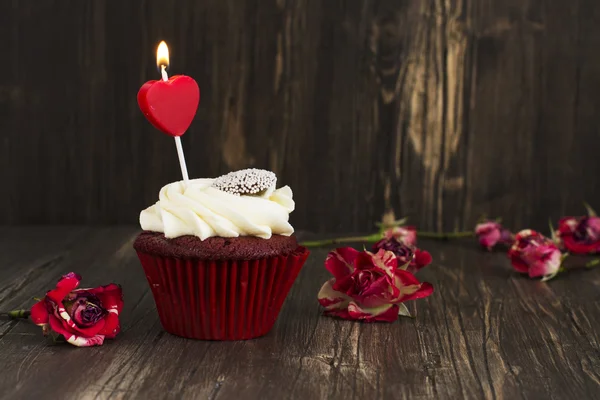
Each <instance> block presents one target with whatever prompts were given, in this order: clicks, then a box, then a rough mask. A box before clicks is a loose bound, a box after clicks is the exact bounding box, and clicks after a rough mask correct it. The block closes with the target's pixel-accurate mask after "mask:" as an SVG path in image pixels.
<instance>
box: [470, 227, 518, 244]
mask: <svg viewBox="0 0 600 400" xmlns="http://www.w3.org/2000/svg"><path fill="white" fill-rule="evenodd" d="M475 234H476V235H477V238H478V239H479V244H480V245H481V246H482V247H485V248H486V249H488V250H492V249H493V248H494V246H496V245H497V244H499V243H505V244H510V243H512V241H513V234H512V233H511V232H510V231H509V230H508V229H504V228H503V227H502V225H500V224H499V223H498V222H496V221H486V222H483V223H480V224H477V225H476V226H475Z"/></svg>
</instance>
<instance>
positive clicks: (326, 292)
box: [317, 279, 351, 311]
mask: <svg viewBox="0 0 600 400" xmlns="http://www.w3.org/2000/svg"><path fill="white" fill-rule="evenodd" d="M334 281H335V279H330V280H328V281H327V282H325V284H323V286H322V287H321V290H319V294H318V295H317V299H318V300H319V303H320V304H321V305H322V306H323V307H325V309H326V310H328V311H331V310H335V309H346V308H347V307H348V303H349V301H350V300H351V299H350V297H348V296H346V295H345V294H344V293H342V292H338V291H336V290H334V289H333V286H332V282H334Z"/></svg>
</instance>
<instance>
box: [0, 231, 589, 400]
mask: <svg viewBox="0 0 600 400" xmlns="http://www.w3.org/2000/svg"><path fill="white" fill-rule="evenodd" d="M136 233H137V230H136V229H135V228H127V227H123V228H93V229H92V228H76V227H61V228H50V227H48V228H35V229H34V228H7V229H2V230H0V266H1V267H0V308H1V309H2V310H7V309H14V308H21V307H28V306H30V305H31V304H32V300H31V298H32V297H34V296H41V295H43V294H44V292H45V290H47V289H49V288H51V287H53V286H54V284H55V282H56V281H57V279H58V278H59V277H60V276H61V274H63V273H66V272H69V271H71V270H73V271H77V272H79V273H81V274H82V275H83V278H84V284H85V285H86V286H94V285H100V284H106V283H108V282H110V281H114V282H118V283H120V284H122V286H123V289H124V294H125V309H124V312H123V314H122V324H123V332H122V333H121V334H120V335H119V336H118V338H117V339H116V340H114V341H107V343H106V344H105V345H104V346H102V347H97V348H87V349H78V348H74V347H72V346H70V345H66V344H65V345H56V346H49V345H47V344H46V341H45V340H44V339H43V338H42V336H41V332H40V330H39V328H38V327H36V326H35V325H33V324H31V323H30V322H28V321H6V320H0V353H1V357H0V371H2V373H0V398H2V399H34V398H37V399H57V398H61V399H63V398H64V399H108V398H110V399H129V398H146V399H155V398H161V399H162V398H165V399H171V398H172V399H175V398H190V399H192V398H193V399H204V398H207V399H239V398H243V399H285V398H292V399H380V398H385V399H401V398H406V399H420V398H435V399H459V398H469V399H480V398H486V399H502V398H507V399H511V400H512V399H521V398H526V399H573V398H598V397H599V396H600V372H599V371H600V333H599V332H600V329H598V328H599V326H598V321H599V320H600V307H599V305H600V302H599V300H600V294H599V293H600V291H599V290H598V289H599V286H600V270H595V271H590V272H583V271H573V272H571V273H568V274H566V275H565V276H563V277H561V278H560V279H557V280H555V281H552V282H551V283H548V284H544V283H540V282H536V281H530V280H528V279H526V278H523V277H521V276H519V275H517V274H516V273H514V272H512V271H511V269H510V268H509V266H508V262H507V260H506V258H505V255H504V254H503V253H486V252H483V251H481V250H480V249H479V248H478V247H477V246H476V245H475V244H473V243H471V242H469V241H466V242H465V241H463V242H448V243H443V242H430V241H422V243H421V245H422V247H424V248H426V249H428V250H430V251H431V253H432V255H433V258H434V263H433V264H432V265H431V266H430V267H428V268H427V269H425V270H424V271H422V274H420V277H421V278H422V280H426V281H430V282H431V283H433V284H434V286H435V289H436V291H435V293H434V294H433V295H432V296H430V297H429V298H427V299H425V300H422V301H418V302H417V303H416V304H415V303H413V304H410V305H409V309H410V310H411V312H412V313H413V314H414V315H415V317H416V318H415V319H409V318H403V319H400V320H399V321H397V322H395V323H392V324H361V323H353V322H348V321H340V320H334V319H331V318H328V317H324V316H322V315H321V309H320V307H319V305H318V303H317V301H316V294H317V292H318V290H319V288H320V285H321V284H322V283H323V282H324V281H325V280H326V279H328V273H327V271H326V270H325V269H324V268H323V259H324V257H325V255H326V252H327V250H326V249H319V250H314V251H313V253H312V254H311V256H310V258H309V260H308V262H307V264H306V266H305V268H304V269H303V270H302V272H301V273H300V276H299V277H298V279H297V281H296V283H295V285H294V287H293V288H292V291H291V293H290V295H289V297H288V299H287V301H286V304H285V305H284V308H283V310H282V313H281V315H280V317H279V320H278V322H277V324H276V325H275V327H274V329H273V330H272V331H271V332H270V333H269V334H268V335H267V336H265V337H263V338H260V339H256V340H250V341H243V342H203V341H193V340H187V339H182V338H178V337H175V336H172V335H170V334H168V333H165V332H164V331H163V330H162V328H161V326H160V323H159V321H158V316H157V314H156V310H155V307H154V303H153V299H152V295H151V293H150V291H149V288H148V286H147V283H146V280H145V277H144V274H143V272H142V268H141V267H140V266H139V264H138V260H137V258H136V255H135V253H134V251H133V250H132V247H131V245H132V241H133V238H134V237H135V235H136Z"/></svg>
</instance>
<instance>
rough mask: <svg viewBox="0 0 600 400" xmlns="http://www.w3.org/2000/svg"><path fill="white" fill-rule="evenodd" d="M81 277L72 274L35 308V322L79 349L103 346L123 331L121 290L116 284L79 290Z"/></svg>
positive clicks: (33, 308) (47, 331) (45, 330)
mask: <svg viewBox="0 0 600 400" xmlns="http://www.w3.org/2000/svg"><path fill="white" fill-rule="evenodd" d="M80 281H81V276H79V275H77V274H75V273H74V272H70V273H68V274H67V275H64V276H63V277H62V278H61V279H60V280H59V281H58V283H57V284H56V289H54V290H50V291H49V292H48V293H46V297H44V298H43V299H42V300H40V301H39V302H37V303H36V304H34V305H33V307H31V319H32V320H33V322H34V323H35V324H37V325H39V326H41V327H42V328H43V330H44V335H47V334H49V333H53V334H54V335H62V336H63V337H64V338H65V340H66V341H67V342H69V343H71V344H72V345H75V346H78V347H87V346H100V345H102V344H103V343H104V339H105V338H108V339H112V338H114V337H115V336H116V335H117V334H118V333H119V331H120V325H119V314H120V313H121V310H122V309H123V294H122V291H121V287H120V286H119V285H116V284H114V283H111V284H110V285H106V286H100V287H97V288H94V289H77V287H78V286H79V282H80Z"/></svg>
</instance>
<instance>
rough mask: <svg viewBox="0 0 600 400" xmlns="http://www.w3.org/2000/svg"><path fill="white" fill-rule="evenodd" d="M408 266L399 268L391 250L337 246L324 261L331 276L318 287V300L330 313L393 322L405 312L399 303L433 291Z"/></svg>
mask: <svg viewBox="0 0 600 400" xmlns="http://www.w3.org/2000/svg"><path fill="white" fill-rule="evenodd" d="M408 265H409V264H408V263H407V264H405V265H402V266H401V267H398V258H397V257H396V255H395V254H394V253H392V252H391V251H385V250H379V251H378V252H377V253H376V254H373V253H371V252H368V251H363V252H359V251H357V250H355V249H353V248H350V247H344V248H339V249H336V250H335V251H332V252H330V253H329V255H328V256H327V259H326V260H325V268H327V270H328V271H329V272H331V274H332V275H333V276H334V278H333V279H330V280H329V281H327V282H325V284H324V285H323V287H322V288H321V290H320V292H319V295H318V299H319V303H321V305H322V306H323V307H325V313H326V315H330V316H336V317H340V318H344V319H350V320H362V321H366V322H372V321H386V322H392V321H395V320H396V319H397V318H398V314H399V313H402V314H406V313H407V310H406V306H404V304H401V303H403V302H405V301H408V300H414V299H420V298H423V297H427V296H429V295H430V294H431V293H433V286H431V284H430V283H427V282H424V283H421V282H419V281H418V280H417V278H415V276H414V275H413V274H411V273H410V272H408V271H406V268H407V267H408Z"/></svg>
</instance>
